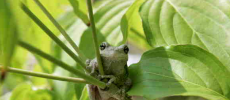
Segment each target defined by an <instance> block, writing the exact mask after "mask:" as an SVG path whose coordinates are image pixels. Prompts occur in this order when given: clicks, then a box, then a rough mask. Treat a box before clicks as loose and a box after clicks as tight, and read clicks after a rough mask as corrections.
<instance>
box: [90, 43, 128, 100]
mask: <svg viewBox="0 0 230 100" xmlns="http://www.w3.org/2000/svg"><path fill="white" fill-rule="evenodd" d="M104 44H106V47H105V48H104V49H103V50H100V54H101V60H102V65H103V70H104V72H105V75H100V74H99V71H98V64H97V60H96V59H93V60H88V61H87V62H86V63H87V65H88V66H87V69H88V70H90V71H91V73H90V75H92V76H94V77H96V78H99V79H100V78H107V79H109V82H108V84H107V85H108V87H109V90H101V89H98V90H99V93H96V94H97V95H100V99H98V98H99V97H96V96H95V92H96V91H95V86H92V85H91V86H90V85H89V87H90V88H89V89H91V90H90V91H91V92H92V91H93V93H91V96H93V97H91V100H114V98H116V99H117V100H127V99H128V97H127V95H126V91H127V90H128V89H129V88H130V87H131V84H132V82H131V79H130V78H129V77H128V67H127V61H128V54H127V53H125V52H124V48H125V47H127V46H126V45H121V46H118V47H113V46H110V45H109V44H108V43H104ZM110 82H112V85H110ZM92 88H94V90H93V89H92ZM95 98H96V99H95ZM112 98H113V99H112ZM116 99H115V100H116Z"/></svg>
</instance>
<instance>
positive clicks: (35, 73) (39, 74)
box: [0, 67, 90, 84]
mask: <svg viewBox="0 0 230 100" xmlns="http://www.w3.org/2000/svg"><path fill="white" fill-rule="evenodd" d="M0 69H2V67H0ZM8 72H12V73H17V74H23V75H29V76H36V77H42V78H47V79H54V80H60V81H68V82H75V83H85V84H90V83H89V82H87V81H85V80H84V79H81V78H73V77H62V76H56V75H51V74H45V73H39V72H31V71H26V70H22V69H17V68H10V67H9V68H8Z"/></svg>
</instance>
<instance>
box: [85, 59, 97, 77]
mask: <svg viewBox="0 0 230 100" xmlns="http://www.w3.org/2000/svg"><path fill="white" fill-rule="evenodd" d="M86 65H87V66H86V69H87V70H88V71H89V75H90V76H94V77H96V78H97V77H98V73H97V71H96V70H97V62H96V61H95V60H89V59H88V60H86Z"/></svg>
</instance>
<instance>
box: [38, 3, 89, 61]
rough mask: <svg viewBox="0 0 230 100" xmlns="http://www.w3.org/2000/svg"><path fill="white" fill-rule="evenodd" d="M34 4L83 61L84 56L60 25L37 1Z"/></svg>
mask: <svg viewBox="0 0 230 100" xmlns="http://www.w3.org/2000/svg"><path fill="white" fill-rule="evenodd" d="M34 1H35V3H36V4H37V5H38V6H39V8H40V9H41V10H42V11H43V12H44V13H45V15H46V16H47V17H48V18H49V19H50V21H51V22H52V23H53V24H54V25H55V26H56V28H57V29H58V30H59V31H60V33H62V35H63V36H64V37H65V39H66V40H67V41H68V42H69V43H70V45H71V46H72V47H73V48H74V50H75V51H76V52H77V53H78V55H79V57H80V58H81V59H82V60H83V61H85V60H86V57H85V55H84V54H83V53H82V52H81V51H80V49H79V48H78V46H77V45H76V44H75V43H74V41H73V40H72V39H71V38H70V37H69V35H68V34H67V33H66V31H65V30H64V29H63V28H62V27H61V25H60V24H58V22H57V21H56V20H55V19H54V17H53V16H52V15H51V14H50V13H49V11H48V10H47V9H46V8H45V7H44V6H43V5H42V3H41V2H39V0H34Z"/></svg>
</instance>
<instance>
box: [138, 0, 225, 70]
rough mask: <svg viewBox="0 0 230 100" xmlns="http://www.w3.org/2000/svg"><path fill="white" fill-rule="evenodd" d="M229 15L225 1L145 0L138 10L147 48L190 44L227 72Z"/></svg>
mask: <svg viewBox="0 0 230 100" xmlns="http://www.w3.org/2000/svg"><path fill="white" fill-rule="evenodd" d="M229 12H230V1H229V0H196V1H194V0H147V1H146V2H145V3H144V4H143V5H142V7H141V9H140V14H141V17H142V20H143V27H144V31H145V35H146V38H147V40H148V42H149V44H151V46H153V47H158V46H167V45H172V44H194V45H197V46H199V47H201V48H203V49H206V50H208V51H209V52H211V53H213V54H214V55H215V56H216V57H217V58H218V59H219V60H220V61H221V62H222V63H223V64H224V65H225V66H227V70H229V71H230V59H229V58H230V57H229V56H230V45H229V43H230V41H229V40H230V36H229V35H230V30H229V29H230V28H229V27H230V19H229V17H230V13H229Z"/></svg>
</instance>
